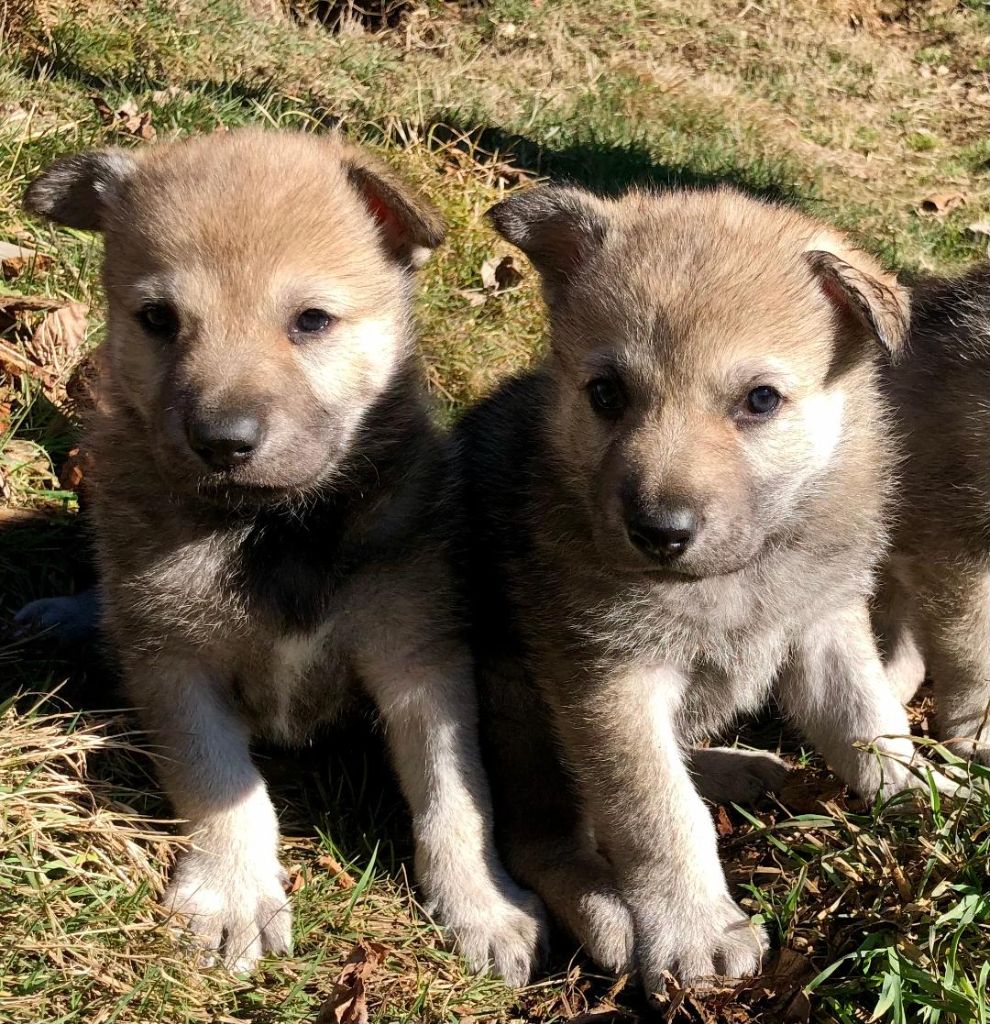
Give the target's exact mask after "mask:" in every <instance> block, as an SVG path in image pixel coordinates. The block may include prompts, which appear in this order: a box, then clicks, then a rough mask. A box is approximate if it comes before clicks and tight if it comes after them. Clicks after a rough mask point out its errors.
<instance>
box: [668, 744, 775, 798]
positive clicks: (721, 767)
mask: <svg viewBox="0 0 990 1024" xmlns="http://www.w3.org/2000/svg"><path fill="white" fill-rule="evenodd" d="M688 767H689V770H690V772H691V774H692V776H693V777H694V784H695V786H696V788H697V790H698V792H699V793H700V794H701V795H702V796H703V797H704V798H705V799H706V800H711V801H712V803H736V804H745V803H752V802H753V801H754V800H758V799H759V798H760V797H761V796H763V795H764V794H765V793H768V792H774V791H776V790H779V789H780V787H781V786H783V784H784V782H785V780H786V779H787V773H788V772H789V771H790V770H791V769H790V765H788V763H787V762H786V761H784V760H783V759H782V758H780V757H777V755H776V754H771V753H770V752H769V751H765V750H739V749H737V748H736V747H696V748H695V749H694V750H692V751H691V753H690V755H689V757H688Z"/></svg>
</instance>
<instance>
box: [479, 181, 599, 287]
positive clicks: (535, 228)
mask: <svg viewBox="0 0 990 1024" xmlns="http://www.w3.org/2000/svg"><path fill="white" fill-rule="evenodd" d="M488 217H489V219H490V220H491V222H492V223H493V224H494V225H495V229H496V230H497V231H498V233H499V234H500V235H501V236H502V237H503V238H505V239H506V240H507V241H509V242H511V243H512V244H513V245H515V246H517V247H518V248H520V249H522V251H523V252H524V253H525V254H526V255H527V256H528V257H529V258H530V260H531V262H532V264H533V266H534V267H536V269H537V270H538V271H539V272H540V275H541V276H542V278H543V284H544V289H545V291H546V294H547V298H548V300H550V301H553V300H554V298H555V297H556V296H557V295H558V294H559V293H560V291H561V290H562V289H563V287H564V286H565V285H566V284H567V282H568V281H569V280H570V278H572V277H573V276H574V274H575V273H577V271H578V270H579V269H580V268H581V266H582V264H583V263H584V262H585V261H586V260H587V259H588V257H589V256H590V255H591V254H592V253H593V252H595V250H597V249H598V248H599V247H600V246H601V244H602V242H603V241H604V239H605V236H606V234H607V232H608V226H609V221H610V210H609V203H608V201H607V200H605V199H600V198H599V197H598V196H596V195H594V194H592V193H591V192H585V191H584V190H583V189H578V188H562V187H554V186H551V187H547V188H534V189H529V190H528V191H526V192H520V193H518V194H517V195H514V196H512V197H511V198H509V199H506V200H505V201H504V202H501V203H499V204H498V205H497V206H493V207H492V208H491V209H490V210H489V211H488Z"/></svg>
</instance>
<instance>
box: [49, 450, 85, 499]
mask: <svg viewBox="0 0 990 1024" xmlns="http://www.w3.org/2000/svg"><path fill="white" fill-rule="evenodd" d="M92 465H93V459H92V456H91V455H90V454H89V452H88V451H85V450H83V449H82V448H73V449H72V450H71V451H70V452H69V454H68V455H66V457H65V461H64V462H63V463H62V465H61V467H60V468H59V471H58V485H59V487H61V488H62V490H63V491H76V492H77V493H78V492H79V491H81V490H82V489H83V482H84V481H85V479H86V476H87V474H88V473H89V471H90V469H91V468H92Z"/></svg>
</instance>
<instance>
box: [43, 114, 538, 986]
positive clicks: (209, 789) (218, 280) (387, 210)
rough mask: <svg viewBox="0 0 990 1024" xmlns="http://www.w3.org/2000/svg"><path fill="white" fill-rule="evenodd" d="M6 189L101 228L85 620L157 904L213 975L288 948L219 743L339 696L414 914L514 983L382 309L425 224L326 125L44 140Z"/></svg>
mask: <svg viewBox="0 0 990 1024" xmlns="http://www.w3.org/2000/svg"><path fill="white" fill-rule="evenodd" d="M26 205H27V208H28V209H29V210H30V211H32V212H34V213H36V214H40V215H42V216H45V217H48V218H50V219H52V220H55V221H57V222H59V223H62V224H66V225H69V226H71V227H74V228H81V229H87V230H94V231H101V232H102V233H103V236H104V240H105V249H106V255H105V264H104V278H103V279H104V286H105V289H106V294H107V300H108V336H107V341H106V344H107V346H108V350H109V351H108V358H107V365H108V370H107V372H108V379H107V380H106V381H105V382H104V386H105V389H106V395H105V401H104V402H103V403H102V405H105V406H106V407H105V408H101V410H100V412H99V413H98V414H97V418H96V422H94V424H93V426H92V429H91V432H90V437H89V447H90V450H91V452H92V456H93V464H94V470H93V473H94V477H93V487H92V488H91V490H92V493H93V507H92V519H93V523H94V528H95V534H96V548H97V555H98V564H99V571H100V602H101V605H102V625H103V627H104V630H105V633H106V634H107V635H108V636H109V638H110V640H111V642H112V644H113V646H114V648H115V649H116V654H117V655H118V657H119V660H120V662H121V665H122V667H123V670H124V673H125V676H126V685H127V688H128V691H129V694H130V697H131V699H132V701H133V703H134V705H135V707H136V709H137V710H138V712H139V713H140V716H141V719H142V722H143V725H144V728H145V729H146V730H147V732H148V734H149V736H150V739H151V742H152V744H153V745H154V746H155V748H156V749H157V752H158V754H159V759H158V760H159V764H160V773H161V778H162V781H163V783H164V786H165V789H166V790H167V793H168V795H169V797H170V798H171V800H172V802H173V804H174V806H175V810H176V811H177V813H178V814H179V815H180V816H181V817H182V818H183V819H185V820H187V821H188V823H189V831H190V833H191V836H192V843H193V845H192V849H191V850H190V852H188V853H187V854H186V855H185V856H184V857H183V858H182V859H181V860H180V861H179V862H178V864H177V866H176V868H175V871H174V874H173V876H172V879H171V884H170V886H169V888H168V891H167V894H166V904H167V905H168V906H169V907H171V908H172V909H174V910H175V911H179V912H181V913H182V914H183V915H185V916H186V917H188V919H189V921H190V923H191V926H192V928H193V929H194V930H195V931H196V932H198V933H199V935H200V936H201V938H202V940H203V942H204V943H205V944H206V945H207V946H208V947H213V948H219V949H221V950H222V955H223V958H224V960H225V962H226V963H227V964H228V965H229V966H230V967H231V968H233V969H235V970H238V971H243V970H248V969H250V968H251V967H252V966H253V965H254V963H255V962H256V961H257V959H258V958H259V957H260V956H262V955H263V954H265V953H280V952H283V951H286V950H288V949H289V947H290V940H291V932H290V924H291V921H290V910H289V907H288V904H287V902H286V896H285V894H284V892H283V880H284V873H283V871H282V869H281V867H280V865H279V862H278V857H277V842H278V829H277V822H276V817H275V812H274V810H273V808H272V804H271V802H270V800H269V797H268V794H267V792H266V789H265V784H264V782H263V780H262V778H261V776H260V774H259V773H258V770H257V768H256V767H255V766H254V764H253V763H252V759H251V755H250V751H249V743H250V741H251V738H252V737H255V736H263V737H267V738H269V739H271V740H274V741H279V742H283V743H287V744H297V743H300V742H302V741H303V740H305V739H306V737H308V736H309V735H310V734H311V733H312V732H313V730H314V729H316V728H318V727H319V726H320V725H321V724H323V723H327V722H330V721H331V720H333V719H334V718H335V717H337V716H338V714H340V713H341V712H342V711H343V710H344V709H345V708H346V707H347V706H348V705H350V704H351V703H352V702H353V701H354V700H355V699H357V698H358V697H359V696H361V695H365V696H367V697H370V698H371V699H372V700H373V701H374V703H375V704H376V705H377V709H378V712H379V714H380V717H381V719H382V721H383V723H384V725H385V728H386V731H387V738H388V742H389V745H390V749H391V754H392V758H393V762H394V766H395V770H396V772H397V774H398V777H399V780H400V783H401V786H402V789H403V792H404V794H405V797H406V799H407V800H408V803H409V806H410V810H411V812H412V819H413V830H414V836H415V847H416V853H415V862H416V876H417V878H418V881H419V884H420V885H421V887H422V889H423V891H424V892H425V895H426V897H427V900H428V904H429V906H430V907H431V908H432V910H433V911H434V912H435V913H436V914H437V915H438V917H439V918H440V920H442V921H443V922H444V923H445V924H446V925H447V926H448V927H449V929H450V930H451V931H452V933H453V934H454V936H456V939H457V941H458V943H459V945H460V948H461V950H462V951H463V953H464V955H465V956H466V957H467V959H468V960H469V962H470V963H471V964H472V965H473V967H475V968H481V967H483V966H484V965H486V964H488V963H493V964H494V966H495V968H496V970H497V971H498V972H499V973H500V974H502V975H503V976H504V977H505V978H506V979H507V980H508V981H510V982H512V983H522V982H524V981H525V980H526V979H527V977H528V975H529V973H530V968H531V965H532V962H533V959H534V956H535V955H536V951H537V948H538V946H539V943H540V936H541V921H540V912H539V910H538V909H537V905H536V902H535V900H534V899H533V898H532V897H531V896H530V895H528V894H525V893H523V892H522V891H521V890H520V889H518V888H517V887H516V886H515V885H514V884H513V883H512V882H511V881H510V880H509V878H508V876H507V875H506V874H505V872H504V870H503V868H502V867H501V865H500V863H499V861H498V858H497V855H496V853H495V850H494V846H493V842H492V838H491V813H490V801H489V795H488V790H487V784H486V781H485V778H484V775H483V772H482V770H481V767H480V760H479V753H478V748H477V738H476V709H475V697H474V690H473V680H472V667H471V660H470V652H469V649H468V646H467V638H466V635H465V624H464V619H463V611H462V607H461V604H462V601H461V599H460V597H459V595H458V590H457V586H456V581H455V577H454V574H453V570H452V551H453V547H454V546H455V541H456V538H457V534H458V516H457V510H456V506H455V504H454V503H453V501H452V496H453V495H452V485H453V479H454V478H453V476H452V473H451V465H452V463H451V459H450V453H449V450H448V445H447V443H446V442H445V441H444V440H443V439H442V438H441V437H440V436H439V435H438V433H437V431H436V430H435V429H434V427H433V426H432V425H431V421H430V418H429V416H428V411H427V406H426V403H425V401H424V388H423V383H422V379H421V373H420V366H419V362H418V359H417V355H416V352H415V348H414V340H413V332H412V325H411V298H412V269H413V268H414V267H415V266H416V265H417V264H419V263H420V262H421V261H422V260H423V258H424V257H425V256H426V255H427V254H428V252H429V250H430V249H432V248H433V247H434V246H436V245H437V244H438V243H439V241H440V240H441V237H442V234H443V230H442V225H441V223H440V221H439V218H438V216H437V214H436V212H435V211H434V210H433V209H432V208H431V207H429V206H428V205H427V204H426V203H424V202H423V201H422V200H421V199H419V198H417V197H416V196H415V195H413V194H412V193H411V192H410V191H409V190H408V189H406V187H405V186H404V185H402V184H400V183H399V182H398V181H397V180H396V179H395V178H394V177H393V175H392V174H391V172H390V171H389V170H387V169H386V168H385V167H384V166H381V165H379V164H378V163H377V162H376V161H375V160H373V159H372V158H371V157H369V156H368V155H367V154H365V153H363V152H361V151H359V150H357V149H355V148H353V147H351V146H347V145H344V144H343V143H341V142H340V141H338V140H335V139H332V138H325V137H324V138H321V137H316V136H307V135H302V134H266V133H262V132H256V131H243V132H232V133H230V134H227V135H214V136H211V137H208V138H198V139H192V140H188V141H184V142H178V143H174V144H170V145H161V146H155V147H152V148H149V149H145V150H141V151H131V150H127V151H125V150H120V149H108V150H100V151H93V152H87V153H82V154H79V155H76V156H71V157H68V158H65V159H62V160H59V161H57V162H56V163H54V164H53V165H52V166H51V167H50V168H49V169H48V170H47V171H45V172H44V173H43V174H42V175H41V177H40V178H38V179H37V180H36V181H35V182H34V183H33V184H32V185H31V187H30V189H29V190H28V193H27V199H26Z"/></svg>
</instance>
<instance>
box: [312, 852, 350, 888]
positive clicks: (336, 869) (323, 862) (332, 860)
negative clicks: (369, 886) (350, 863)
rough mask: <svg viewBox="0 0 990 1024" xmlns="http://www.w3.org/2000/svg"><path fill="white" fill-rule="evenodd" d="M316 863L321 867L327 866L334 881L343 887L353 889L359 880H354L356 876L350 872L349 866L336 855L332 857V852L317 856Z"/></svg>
mask: <svg viewBox="0 0 990 1024" xmlns="http://www.w3.org/2000/svg"><path fill="white" fill-rule="evenodd" d="M316 863H317V864H319V866H320V867H321V868H326V869H327V871H329V872H330V874H332V875H333V876H334V881H335V882H336V883H337V884H338V885H339V886H340V887H341V889H353V888H354V886H355V885H357V882H356V881H355V880H354V876H353V875H352V874H350V872H348V870H347V868H345V867H344V865H343V864H341V863H340V861H339V860H337V859H336V857H331V856H330V854H324V855H323V856H322V857H317V858H316Z"/></svg>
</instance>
